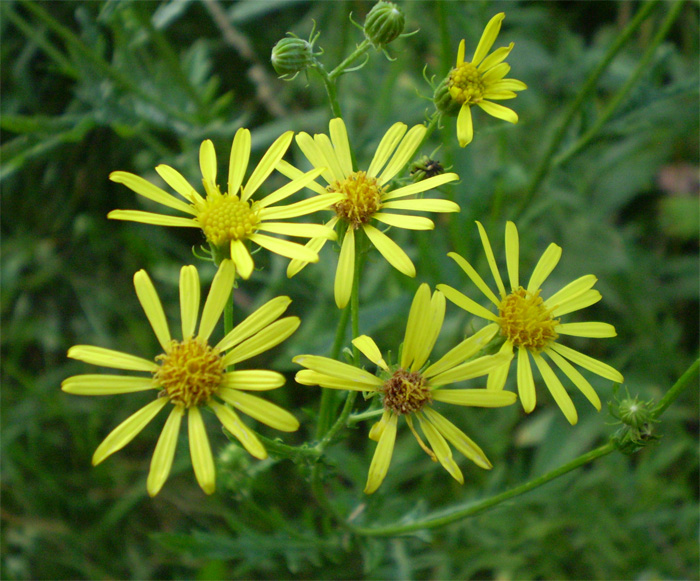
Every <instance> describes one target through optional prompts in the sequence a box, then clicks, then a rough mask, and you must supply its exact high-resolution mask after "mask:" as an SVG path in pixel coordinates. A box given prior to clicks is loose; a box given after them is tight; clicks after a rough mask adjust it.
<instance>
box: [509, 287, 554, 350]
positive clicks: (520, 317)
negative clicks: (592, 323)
mask: <svg viewBox="0 0 700 581" xmlns="http://www.w3.org/2000/svg"><path fill="white" fill-rule="evenodd" d="M498 311H499V315H500V321H499V323H500V325H501V332H502V333H503V334H504V335H505V336H506V338H507V339H508V340H509V341H510V342H511V343H512V344H513V345H515V346H516V347H525V348H526V349H528V350H530V351H535V352H539V351H542V349H544V348H545V347H547V346H548V345H549V344H551V343H553V342H554V341H555V340H556V338H557V337H558V336H559V335H558V334H557V332H556V331H555V330H554V328H555V327H556V325H558V324H559V319H553V318H552V311H551V309H548V308H547V307H545V306H544V304H543V301H542V297H540V291H539V290H538V291H537V292H536V293H535V294H530V293H528V292H527V291H526V290H525V289H524V288H523V287H520V288H519V289H518V290H515V291H513V292H512V293H511V294H509V295H508V296H507V297H506V298H505V299H503V300H502V301H501V305H500V306H499V308H498Z"/></svg>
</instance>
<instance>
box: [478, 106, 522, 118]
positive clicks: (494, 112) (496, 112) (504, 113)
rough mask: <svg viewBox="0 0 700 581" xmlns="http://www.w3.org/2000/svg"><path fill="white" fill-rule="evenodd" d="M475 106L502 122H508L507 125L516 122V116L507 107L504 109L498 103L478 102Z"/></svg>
mask: <svg viewBox="0 0 700 581" xmlns="http://www.w3.org/2000/svg"><path fill="white" fill-rule="evenodd" d="M477 105H478V106H479V107H481V108H482V109H483V110H484V111H486V113H488V114H489V115H491V116H492V117H496V118H497V119H503V120H504V121H508V123H517V122H518V114H517V113H516V112H515V111H513V110H512V109H509V108H508V107H504V106H503V105H499V104H498V103H492V102H491V101H479V102H478V103H477Z"/></svg>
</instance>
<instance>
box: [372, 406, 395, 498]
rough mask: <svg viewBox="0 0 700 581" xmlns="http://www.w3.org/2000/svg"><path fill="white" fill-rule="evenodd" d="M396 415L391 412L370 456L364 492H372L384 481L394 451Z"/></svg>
mask: <svg viewBox="0 0 700 581" xmlns="http://www.w3.org/2000/svg"><path fill="white" fill-rule="evenodd" d="M397 420H398V416H397V415H396V414H391V415H390V416H389V419H388V420H387V422H386V425H385V426H384V430H383V431H382V435H381V437H380V438H379V443H378V444H377V448H376V449H375V451H374V456H372V463H371V464H370V466H369V473H368V474H367V484H366V485H365V490H364V492H365V494H372V493H373V492H374V491H375V490H377V488H379V485H380V484H381V483H382V482H383V481H384V478H385V476H386V473H387V472H388V471H389V464H390V463H391V455H392V454H393V452H394V442H395V441H396V422H397Z"/></svg>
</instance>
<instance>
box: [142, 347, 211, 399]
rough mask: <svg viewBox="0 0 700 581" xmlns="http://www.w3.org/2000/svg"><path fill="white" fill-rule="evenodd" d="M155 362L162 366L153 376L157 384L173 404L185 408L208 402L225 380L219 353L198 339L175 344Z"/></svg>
mask: <svg viewBox="0 0 700 581" xmlns="http://www.w3.org/2000/svg"><path fill="white" fill-rule="evenodd" d="M156 361H159V362H160V369H159V370H158V371H156V372H155V373H154V374H153V378H154V380H155V382H156V384H157V385H158V386H159V387H162V388H163V390H164V392H165V396H167V397H168V398H169V399H170V402H171V403H173V404H175V405H181V406H184V407H186V408H189V407H192V406H198V405H202V404H205V403H206V402H207V401H209V399H210V398H211V396H212V395H213V394H214V392H216V390H217V389H218V388H219V386H220V385H221V381H222V379H223V377H224V371H225V370H224V366H223V365H222V363H221V356H220V355H219V351H218V350H217V349H214V348H212V347H210V346H209V345H207V344H206V343H202V342H200V341H199V340H197V339H187V340H186V341H182V342H179V341H173V342H172V343H171V346H170V350H169V351H168V352H167V353H164V354H162V355H158V357H156Z"/></svg>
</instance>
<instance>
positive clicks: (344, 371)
mask: <svg viewBox="0 0 700 581" xmlns="http://www.w3.org/2000/svg"><path fill="white" fill-rule="evenodd" d="M444 318H445V297H444V295H443V294H442V293H441V292H440V291H436V292H435V293H433V295H432V297H431V295H430V287H428V285H427V284H422V285H421V286H420V287H419V288H418V291H417V292H416V295H415V297H414V299H413V304H412V305H411V310H410V313H409V315H408V322H407V323H406V335H405V337H404V342H403V347H402V350H401V360H400V362H399V365H398V366H394V367H389V366H388V365H387V363H386V362H385V361H384V358H383V357H382V354H381V352H380V351H379V348H378V347H377V345H376V343H375V342H374V341H373V340H372V339H371V338H370V337H368V336H366V335H362V336H360V337H357V339H354V340H353V344H354V345H355V346H356V347H357V348H358V349H359V350H360V351H361V352H362V353H363V354H364V355H365V356H366V357H367V358H368V359H369V360H370V361H372V362H373V363H375V364H376V365H377V366H378V367H379V368H380V370H381V374H382V376H383V378H380V377H377V376H376V375H372V374H371V373H369V372H368V371H365V370H364V369H358V368H357V367H354V366H352V365H348V364H346V363H341V362H339V361H335V360H334V359H328V358H327V357H319V356H316V355H299V356H297V357H295V358H294V361H295V362H296V363H299V364H300V365H303V366H304V367H306V368H307V369H305V370H303V371H299V372H298V373H297V375H296V380H297V382H299V383H301V384H303V385H320V386H321V387H326V388H330V389H350V390H355V391H364V392H373V393H375V394H380V395H381V397H382V400H383V406H384V413H383V415H382V417H381V419H380V420H379V421H378V422H377V423H376V424H374V426H373V427H372V429H371V430H370V433H369V437H370V438H371V439H372V440H375V441H377V442H378V445H377V448H376V450H375V452H374V457H373V458H372V463H371V465H370V468H369V475H368V477H367V484H366V486H365V492H366V493H367V494H371V493H372V492H374V491H375V490H377V488H378V487H379V485H380V484H381V483H382V481H383V480H384V477H385V476H386V473H387V471H388V470H389V464H390V462H391V456H392V453H393V450H394V441H395V439H396V427H397V423H398V419H399V416H404V417H405V418H406V423H407V424H408V427H409V429H410V430H411V432H412V433H413V435H414V436H415V437H416V440H417V441H418V444H419V445H420V447H421V448H422V449H423V450H424V451H425V452H426V453H427V454H428V455H429V456H430V457H431V458H432V459H433V461H439V462H440V464H442V466H443V467H444V468H445V470H447V472H449V473H450V475H451V476H452V477H453V478H454V479H455V480H457V481H458V482H459V483H460V484H463V483H464V477H463V476H462V472H461V470H460V469H459V466H457V463H456V462H455V461H454V460H453V458H452V451H451V450H450V447H449V446H448V444H447V442H450V443H451V444H452V445H453V446H454V447H455V448H457V450H459V451H460V452H461V453H462V454H464V455H465V456H466V457H467V458H469V459H470V460H471V461H472V462H474V463H475V464H476V465H477V466H479V467H481V468H485V469H490V468H491V467H492V466H491V463H490V462H489V460H488V458H487V457H486V455H485V454H484V452H483V451H482V450H481V448H479V446H477V445H476V444H475V443H474V442H473V441H472V440H471V439H470V438H469V437H467V435H466V434H464V432H462V431H461V430H460V429H459V428H457V427H456V426H455V425H454V424H452V422H450V421H449V420H448V419H447V418H445V417H444V416H442V415H441V414H439V413H438V412H437V411H435V410H434V409H433V405H432V404H433V402H436V401H438V402H445V403H452V404H456V405H463V406H476V407H503V406H507V405H510V404H512V403H514V402H515V400H516V395H515V394H514V393H512V392H509V391H493V390H491V391H489V390H486V389H444V386H446V385H448V384H450V383H455V382H458V381H464V380H466V379H471V378H473V377H480V376H483V375H486V374H488V373H489V372H490V371H491V370H492V369H493V368H494V367H495V366H500V365H502V364H503V363H504V362H507V361H508V360H509V359H510V358H511V357H512V355H503V354H497V355H487V356H483V357H479V358H477V359H473V360H471V361H467V362H466V363H465V360H467V359H469V358H470V357H472V356H473V355H474V354H475V353H477V352H478V351H479V350H480V349H481V348H483V347H484V346H485V345H486V344H487V343H488V342H489V341H490V340H491V338H492V337H493V336H494V335H495V333H496V329H485V330H482V331H480V332H478V333H476V334H475V335H474V336H472V337H469V338H468V339H465V340H464V341H462V342H461V343H460V344H459V345H457V346H456V347H454V348H453V349H451V350H450V351H448V352H447V353H446V354H445V355H444V356H443V357H442V358H440V359H438V360H437V361H436V362H435V363H432V364H431V365H429V366H428V367H427V368H425V369H424V366H425V365H426V362H427V361H428V357H429V356H430V352H431V351H432V349H433V346H434V345H435V341H436V340H437V337H438V334H439V333H440V329H441V328H442V322H443V320H444ZM414 418H415V419H416V420H417V421H418V425H419V426H420V428H421V431H422V432H423V435H424V436H425V438H426V439H427V440H428V443H427V444H426V443H424V442H423V440H422V439H421V437H420V435H419V434H418V431H417V430H416V427H415V426H414V422H413V420H414Z"/></svg>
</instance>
